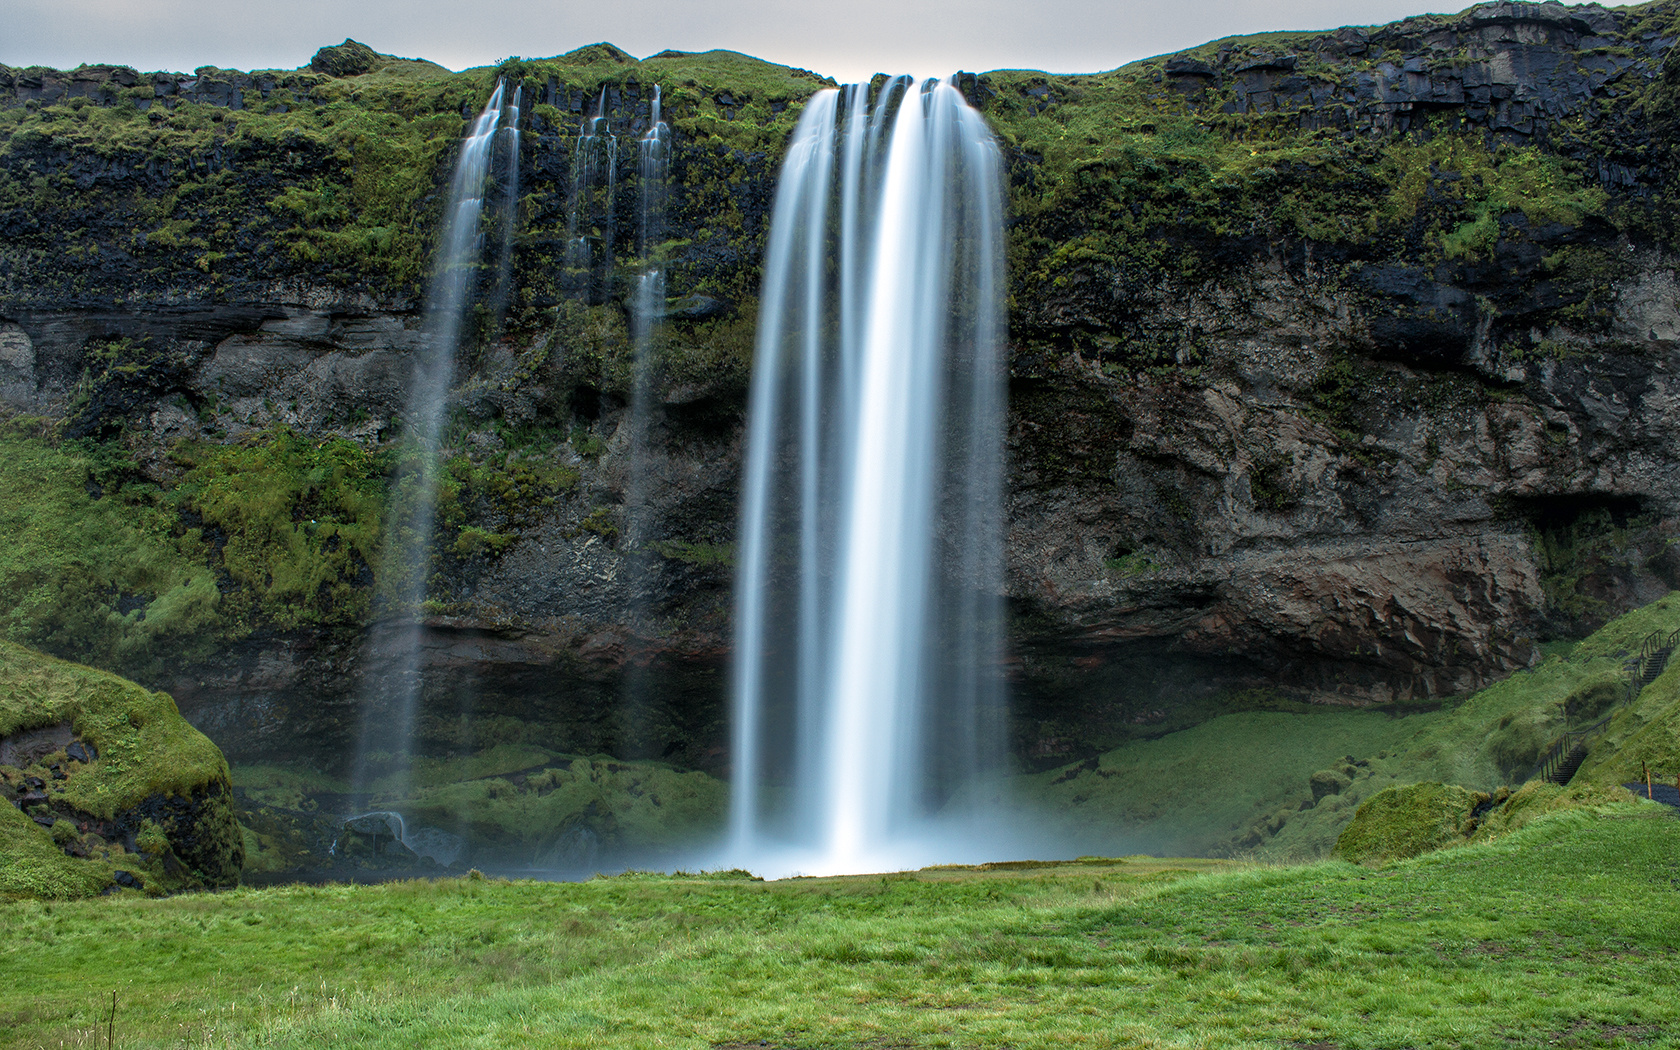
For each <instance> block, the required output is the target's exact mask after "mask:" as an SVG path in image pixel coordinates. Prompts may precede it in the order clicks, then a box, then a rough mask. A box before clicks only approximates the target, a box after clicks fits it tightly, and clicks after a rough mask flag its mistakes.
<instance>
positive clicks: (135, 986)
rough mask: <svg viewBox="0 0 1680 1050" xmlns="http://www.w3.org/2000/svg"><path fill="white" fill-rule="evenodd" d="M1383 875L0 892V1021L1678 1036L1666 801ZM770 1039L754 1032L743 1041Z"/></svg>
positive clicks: (74, 1034) (7, 1030)
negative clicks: (51, 898) (6, 900)
mask: <svg viewBox="0 0 1680 1050" xmlns="http://www.w3.org/2000/svg"><path fill="white" fill-rule="evenodd" d="M1671 812H1672V811H1670V810H1668V809H1666V808H1664V807H1659V806H1657V805H1654V804H1650V803H1640V804H1637V805H1633V804H1627V803H1622V804H1619V805H1613V806H1607V807H1601V808H1599V809H1596V810H1571V811H1568V812H1564V813H1559V814H1555V815H1551V816H1548V817H1545V818H1543V819H1540V820H1538V821H1536V822H1534V823H1533V824H1530V825H1529V826H1527V827H1526V828H1524V829H1522V830H1521V831H1518V832H1516V833H1514V834H1511V835H1508V836H1506V837H1505V838H1503V839H1500V840H1498V841H1495V842H1492V843H1488V844H1483V845H1475V846H1466V847H1461V848H1456V849H1448V850H1443V851H1440V852H1438V853H1434V854H1430V855H1428V856H1426V857H1423V858H1419V859H1417V860H1413V861H1407V862H1403V863H1399V864H1394V865H1391V866H1388V867H1384V868H1364V867H1358V866H1355V865H1351V864H1345V863H1339V862H1325V863H1319V864H1313V865H1305V866H1295V867H1243V866H1240V865H1234V864H1231V863H1229V862H1220V861H1208V860H1194V861H1171V860H1165V861H1164V860H1154V859H1150V858H1129V859H1126V860H1120V861H1080V862H1073V863H1067V864H1059V865H1000V866H993V867H990V868H979V869H975V868H960V869H957V868H953V869H929V870H924V871H921V872H917V873H913V874H903V875H891V876H885V877H883V876H858V877H851V878H836V879H794V880H788V881H784V882H770V883H766V882H759V881H755V880H749V879H746V878H740V877H732V876H729V875H710V876H680V875H679V876H662V875H625V876H619V877H615V878H598V879H595V880H592V881H590V882H585V883H571V884H565V883H560V884H554V883H536V882H503V881H499V880H494V879H481V878H467V879H459V880H447V881H438V882H402V883H391V884H386V885H381V886H355V887H352V886H340V885H334V886H320V887H310V886H288V887H282V888H274V889H266V890H239V891H235V892H229V893H222V894H215V895H211V894H199V895H192V896H181V897H174V898H169V899H163V900H145V899H140V898H138V897H125V898H118V899H105V900H98V901H86V902H77V903H57V904H46V903H40V902H33V901H24V902H17V903H11V904H5V905H0V928H3V929H5V931H6V932H7V936H6V937H5V938H3V939H0V973H4V974H5V975H6V979H5V980H4V981H0V1044H3V1045H5V1046H15V1047H57V1046H104V1045H106V1043H105V1039H106V1036H107V1032H108V1031H109V1029H108V1027H107V1016H108V1014H109V1010H110V1002H111V992H112V990H115V991H116V992H117V999H118V1002H117V1013H116V1021H115V1027H114V1034H115V1045H117V1046H120V1047H125V1048H139V1047H182V1046H185V1047H198V1046H216V1047H247V1046H262V1047H321V1046H367V1047H374V1046H377V1047H416V1046H419V1047H619V1046H622V1047H708V1046H711V1047H717V1046H724V1047H728V1046H742V1045H768V1046H773V1047H799V1048H815V1047H920V1046H929V1047H936V1046H964V1047H972V1046H1008V1047H1020V1048H1026V1047H1056V1048H1062V1047H1111V1046H1127V1047H1152V1046H1195V1047H1240V1046H1272V1047H1277V1046H1291V1045H1300V1046H1307V1045H1314V1044H1317V1045H1320V1046H1323V1045H1329V1046H1335V1047H1342V1048H1354V1047H1424V1046H1452V1047H1479V1046H1500V1047H1509V1046H1538V1045H1543V1044H1548V1043H1552V1044H1555V1045H1561V1046H1622V1045H1626V1046H1634V1045H1637V1046H1641V1047H1657V1046H1676V1045H1680V996H1676V995H1675V994H1674V989H1675V988H1676V987H1680V957H1677V954H1676V948H1680V819H1676V818H1675V817H1673V816H1672V815H1670V814H1671ZM761 1040H762V1041H764V1042H763V1043H762V1044H761V1042H760V1041H761Z"/></svg>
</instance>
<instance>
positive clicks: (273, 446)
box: [171, 428, 385, 630]
mask: <svg viewBox="0 0 1680 1050" xmlns="http://www.w3.org/2000/svg"><path fill="white" fill-rule="evenodd" d="M176 459H177V461H178V462H180V463H181V464H182V465H183V466H185V467H186V468H187V470H186V473H185V474H184V475H183V477H182V478H181V481H180V483H179V484H178V486H177V487H176V488H175V490H174V491H173V492H172V493H171V499H172V500H173V501H174V503H175V504H176V506H177V507H179V508H180V509H181V511H182V512H183V513H184V514H186V515H187V516H188V519H189V520H196V521H198V522H200V523H201V526H200V527H201V530H202V531H201V535H202V534H211V535H214V536H215V537H216V538H217V540H218V541H220V542H218V543H217V544H216V548H217V553H216V562H217V563H218V565H219V567H220V568H221V569H222V570H223V571H224V572H226V573H227V574H228V576H229V577H231V579H232V580H233V581H234V582H235V583H236V584H238V589H237V590H235V591H234V592H233V593H231V594H229V595H227V596H226V598H225V599H224V600H225V603H226V608H225V609H224V614H225V615H227V616H228V617H229V618H230V619H232V620H233V621H234V622H235V623H236V624H237V625H239V626H240V627H242V628H244V629H247V630H248V629H250V628H251V627H254V626H256V625H257V624H267V625H273V626H276V627H280V628H283V629H289V628H295V627H300V626H305V625H328V624H357V623H360V622H361V621H362V619H363V618H364V617H365V615H366V613H367V609H368V605H369V601H370V595H371V584H372V582H373V573H374V572H375V571H377V568H378V564H379V544H380V541H381V526H382V518H383V515H382V511H383V501H384V497H385V484H384V469H383V468H384V461H383V460H382V458H381V457H379V456H376V455H374V454H372V453H370V452H368V451H367V450H366V449H364V448H362V447H361V446H359V445H356V444H354V443H352V442H349V441H345V440H342V439H338V438H328V439H325V440H321V441H315V440H311V439H309V438H306V437H304V436H302V435H300V434H297V433H295V432H293V431H291V430H288V429H285V428H280V429H277V430H273V431H268V432H266V433H263V434H260V435H257V436H255V437H253V438H251V439H248V440H246V441H243V442H241V443H239V444H235V445H202V444H200V445H190V446H185V447H183V448H181V449H179V450H177V452H176Z"/></svg>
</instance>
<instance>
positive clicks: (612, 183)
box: [566, 86, 618, 286]
mask: <svg viewBox="0 0 1680 1050" xmlns="http://www.w3.org/2000/svg"><path fill="white" fill-rule="evenodd" d="M617 195H618V137H617V136H616V135H614V134H613V133H612V129H611V127H610V126H609V124H608V122H607V89H606V87H605V86H603V87H602V88H601V97H600V98H599V99H598V100H597V101H596V103H595V115H594V116H593V117H589V118H587V119H586V120H585V121H584V122H583V127H582V128H580V129H579V131H578V140H577V145H576V148H575V149H574V150H573V152H572V201H571V208H570V210H569V211H568V212H567V213H566V266H567V267H568V268H570V269H573V270H581V271H585V283H586V286H587V285H588V284H593V283H594V268H595V262H596V260H597V259H601V260H605V261H606V263H607V265H608V266H610V265H611V260H612V253H613V239H614V236H615V234H616V232H617V216H616V215H615V214H614V200H615V198H616V197H617ZM592 229H594V230H595V231H596V237H597V238H598V239H599V242H600V251H599V253H596V252H594V251H592V250H591V248H590V243H589V235H590V231H591V230H592Z"/></svg>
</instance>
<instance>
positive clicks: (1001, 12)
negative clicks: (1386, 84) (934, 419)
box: [0, 0, 1468, 80]
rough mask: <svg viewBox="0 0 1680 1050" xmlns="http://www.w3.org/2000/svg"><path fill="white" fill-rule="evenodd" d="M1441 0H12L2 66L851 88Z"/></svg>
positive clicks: (1352, 19) (2, 16) (1170, 44)
mask: <svg viewBox="0 0 1680 1050" xmlns="http://www.w3.org/2000/svg"><path fill="white" fill-rule="evenodd" d="M1430 2H1431V0H1363V2H1354V0H1274V2H1271V3H1261V2H1256V0H1032V2H1024V0H964V2H962V3H955V2H951V0H856V2H853V3H836V2H833V0H763V2H756V3H748V2H744V0H597V2H594V3H579V2H577V0H481V2H476V3H475V2H470V0H469V2H447V0H257V2H255V3H243V2H240V0H217V2H215V3H211V2H208V0H75V2H70V0H0V27H3V29H0V63H5V64H7V65H13V66H23V65H46V66H56V67H59V68H61V69H68V68H71V67H73V66H76V65H78V64H80V63H82V62H116V63H123V64H127V65H131V66H136V67H138V68H139V69H141V70H143V71H151V70H159V69H164V70H181V71H190V70H192V69H194V68H195V67H197V66H201V65H215V66H222V67H224V68H229V69H269V68H278V69H291V68H295V67H297V66H301V65H304V64H305V63H307V62H308V61H309V57H310V56H311V55H312V54H314V53H315V50H316V48H319V47H321V46H323V45H325V44H336V43H338V42H340V41H341V40H343V39H344V38H345V37H354V38H355V39H357V40H360V41H362V42H363V43H364V44H368V45H370V46H371V47H373V49H374V50H376V51H381V52H384V53H386V54H395V55H402V56H404V57H408V58H427V59H431V60H432V61H434V62H438V63H441V64H442V65H445V66H448V67H449V68H451V69H464V68H467V67H469V66H480V65H488V64H491V63H494V62H496V61H498V60H499V59H502V58H506V57H507V56H509V55H523V56H525V57H527V58H543V57H548V56H550V55H558V54H562V53H564V52H566V51H570V50H572V49H573V48H576V47H581V46H583V45H584V44H592V43H595V42H597V41H601V40H606V41H610V42H612V43H614V44H617V45H618V46H619V47H621V48H623V49H624V50H626V51H628V52H630V53H631V54H633V55H636V56H637V57H645V56H647V55H651V54H654V53H655V52H658V51H661V50H664V49H666V48H675V49H677V50H680V51H704V50H708V49H710V48H728V49H730V50H733V51H743V52H746V53H747V54H750V55H756V56H758V57H760V58H764V59H768V60H770V61H772V62H779V63H782V64H784V65H791V66H804V67H806V68H808V69H814V70H816V71H817V72H819V73H823V74H826V75H829V76H833V77H836V78H838V79H840V80H856V79H859V78H862V77H867V76H869V75H870V74H873V73H875V72H910V73H919V74H935V73H948V72H951V71H953V70H958V69H962V70H971V71H984V70H988V69H1006V68H1027V69H1045V70H1049V71H1051V72H1060V73H1088V72H1097V71H1099V70H1105V69H1112V68H1114V67H1116V66H1119V65H1123V64H1125V63H1126V62H1130V61H1132V60H1133V59H1138V58H1145V57H1148V56H1150V55H1158V54H1162V53H1164V52H1168V51H1177V50H1179V49H1182V48H1186V47H1191V46H1194V45H1196V44H1200V43H1203V42H1204V41H1207V40H1213V39H1216V38H1218V37H1222V36H1230V35H1232V34H1234V33H1257V32H1264V31H1269V30H1278V29H1330V28H1334V27H1336V26H1341V25H1370V24H1374V23H1379V22H1387V21H1392V20H1394V19H1396V18H1402V17H1405V16H1406V15H1412V14H1421V13H1423V12H1425V11H1429V10H1447V11H1457V10H1460V9H1462V8H1463V7H1466V6H1468V2H1462V3H1450V4H1447V5H1438V6H1436V7H1425V6H1423V5H1425V4H1428V3H1430Z"/></svg>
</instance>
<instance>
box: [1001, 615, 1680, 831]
mask: <svg viewBox="0 0 1680 1050" xmlns="http://www.w3.org/2000/svg"><path fill="white" fill-rule="evenodd" d="M1677 627H1680V594H1675V595H1669V596H1668V597H1665V598H1662V599H1660V600H1658V601H1656V602H1653V603H1652V604H1650V605H1647V606H1645V607H1643V608H1641V609H1636V610H1634V611H1633V612H1630V613H1627V614H1625V615H1623V616H1621V617H1618V618H1617V619H1615V620H1612V621H1611V622H1610V623H1608V624H1606V625H1605V626H1604V627H1603V628H1601V629H1600V630H1599V631H1597V632H1595V633H1594V634H1592V635H1591V636H1590V637H1588V638H1585V639H1583V640H1581V641H1580V642H1578V643H1576V644H1574V645H1573V646H1570V647H1568V648H1567V649H1566V650H1565V651H1554V652H1552V653H1550V654H1549V655H1548V656H1547V657H1546V658H1545V659H1544V660H1543V661H1542V662H1541V663H1540V664H1539V665H1537V666H1535V667H1533V668H1529V669H1526V670H1520V671H1517V672H1516V673H1515V674H1512V675H1511V676H1510V677H1509V678H1507V679H1505V680H1503V681H1501V682H1498V683H1496V684H1494V685H1492V686H1489V687H1488V688H1486V689H1483V690H1480V691H1479V692H1476V693H1474V694H1471V695H1470V696H1468V697H1464V698H1462V699H1457V698H1455V699H1452V700H1449V701H1447V702H1446V703H1445V704H1444V705H1443V707H1442V709H1441V710H1438V711H1428V712H1422V713H1412V714H1401V713H1396V712H1394V711H1385V710H1382V709H1370V710H1341V709H1318V710H1305V711H1260V712H1239V713H1234V714H1226V715H1221V716H1219V717H1216V718H1212V719H1209V720H1208V721H1205V722H1203V723H1201V724H1199V725H1197V726H1194V727H1192V728H1190V729H1185V730H1182V731H1179V732H1176V733H1169V734H1167V735H1166V736H1163V737H1159V738H1157V739H1154V740H1136V741H1132V742H1130V743H1127V744H1125V745H1124V746H1122V747H1119V748H1116V749H1114V750H1112V751H1109V752H1107V753H1105V754H1103V755H1102V756H1100V757H1099V758H1097V759H1095V760H1087V761H1086V762H1082V763H1075V764H1072V765H1068V766H1064V767H1061V768H1059V769H1055V770H1051V771H1049V772H1045V773H1039V774H1034V775H1031V776H1026V777H1021V778H1019V779H1018V785H1019V786H1018V787H1017V793H1018V794H1020V795H1021V796H1022V797H1023V798H1024V799H1025V800H1027V801H1029V802H1034V803H1038V804H1040V805H1041V806H1043V807H1044V808H1045V809H1046V810H1047V811H1048V812H1049V813H1051V814H1054V816H1053V817H1051V818H1049V819H1052V820H1055V821H1057V822H1059V823H1061V824H1063V825H1064V826H1065V827H1066V828H1068V829H1069V830H1070V831H1074V832H1076V833H1077V834H1079V836H1080V838H1081V840H1082V841H1087V842H1090V843H1092V846H1091V847H1090V848H1102V849H1122V850H1124V849H1145V850H1150V851H1154V852H1169V853H1196V854H1229V853H1233V852H1241V851H1244V850H1258V851H1260V853H1261V854H1262V855H1265V856H1271V857H1276V858H1279V859H1305V858H1311V857H1320V856H1324V855H1326V854H1327V853H1328V852H1329V851H1330V849H1331V847H1332V846H1333V845H1334V844H1335V842H1336V838H1337V836H1338V835H1340V834H1341V832H1342V829H1343V828H1345V827H1346V826H1347V824H1348V822H1349V821H1350V820H1351V819H1352V818H1353V815H1354V813H1355V811H1356V810H1357V809H1358V807H1359V806H1360V805H1361V804H1362V803H1364V802H1365V801H1366V800H1367V799H1370V798H1371V797H1373V796H1374V795H1376V794H1377V793H1379V792H1381V791H1383V790H1385V789H1387V788H1392V787H1400V786H1404V785H1407V784H1416V783H1419V782H1430V781H1436V782H1441V783H1445V784H1452V785H1457V786H1458V787H1460V788H1463V789H1468V790H1471V791H1481V792H1492V791H1494V790H1495V789H1497V788H1499V787H1500V786H1502V785H1517V784H1521V783H1522V782H1523V781H1524V780H1526V779H1527V777H1528V775H1529V773H1530V772H1531V771H1532V770H1533V768H1534V766H1535V765H1536V764H1537V763H1538V762H1539V760H1540V758H1541V757H1542V755H1543V754H1544V753H1545V750H1546V749H1547V748H1548V747H1549V746H1550V745H1551V743H1552V741H1553V740H1555V739H1556V738H1557V737H1558V736H1559V735H1560V734H1562V733H1563V732H1564V731H1565V729H1566V728H1568V727H1570V726H1580V725H1585V724H1587V723H1589V722H1591V721H1594V720H1596V719H1597V718H1599V717H1602V715H1604V714H1606V713H1613V714H1614V719H1613V721H1612V722H1611V724H1610V725H1609V726H1608V727H1607V730H1606V733H1605V735H1604V737H1603V738H1602V743H1601V744H1600V745H1598V746H1596V747H1595V750H1594V752H1593V755H1592V756H1591V758H1590V760H1589V762H1588V763H1587V764H1586V765H1584V766H1583V767H1582V769H1581V771H1580V773H1579V774H1578V777H1579V780H1580V783H1582V784H1584V785H1588V786H1594V787H1598V788H1610V787H1613V786H1615V785H1616V784H1620V783H1625V782H1632V781H1633V780H1636V779H1641V777H1642V773H1641V770H1642V768H1644V766H1647V765H1648V766H1650V767H1651V768H1652V769H1654V770H1656V771H1657V779H1658V780H1659V781H1662V782H1665V783H1672V782H1673V781H1674V778H1675V776H1676V775H1677V774H1680V660H1676V661H1675V663H1674V665H1673V669H1672V670H1670V671H1669V672H1668V673H1666V674H1665V675H1664V676H1663V677H1662V678H1659V679H1658V680H1657V681H1656V682H1653V683H1652V684H1651V685H1650V686H1649V687H1647V688H1646V689H1645V691H1644V692H1643V693H1642V694H1641V696H1640V697H1639V699H1638V701H1637V702H1636V703H1634V704H1632V705H1630V706H1628V707H1626V708H1616V707H1615V706H1614V705H1615V704H1616V703H1617V702H1618V701H1619V700H1620V698H1621V697H1622V696H1623V695H1624V690H1625V685H1626V681H1627V671H1626V668H1625V660H1626V658H1627V656H1628V655H1629V654H1630V653H1634V652H1637V651H1638V649H1639V645H1640V643H1641V642H1642V641H1643V640H1644V639H1645V637H1646V636H1647V635H1649V634H1651V633H1652V632H1655V631H1663V632H1668V631H1672V630H1674V629H1676V628H1677ZM1642 764H1643V765H1642ZM1319 774H1322V776H1318V775H1319ZM1315 776H1317V779H1319V781H1320V786H1319V787H1318V789H1317V790H1315V786H1314V784H1313V780H1314V779H1315ZM1327 787H1329V788H1333V790H1330V791H1328V792H1326V790H1325V789H1326V788H1327Z"/></svg>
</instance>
